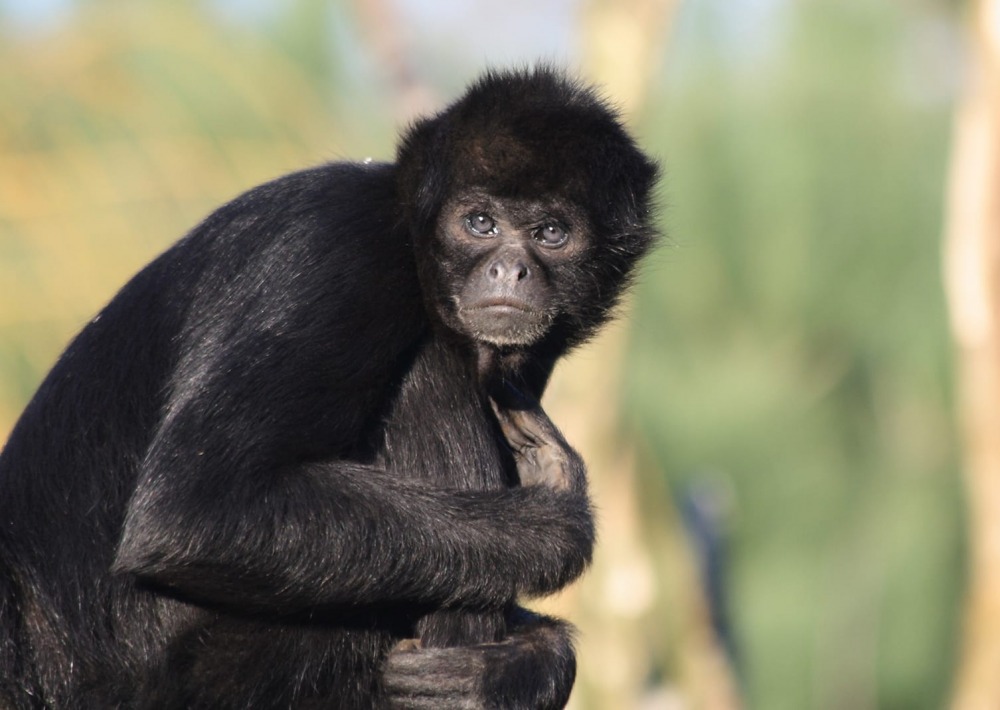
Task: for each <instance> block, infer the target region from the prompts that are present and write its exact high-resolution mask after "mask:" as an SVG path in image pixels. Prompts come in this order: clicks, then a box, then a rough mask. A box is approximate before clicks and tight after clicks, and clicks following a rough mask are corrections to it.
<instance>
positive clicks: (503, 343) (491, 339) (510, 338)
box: [459, 306, 552, 348]
mask: <svg viewBox="0 0 1000 710" xmlns="http://www.w3.org/2000/svg"><path fill="white" fill-rule="evenodd" d="M459 317H460V319H461V321H462V325H463V326H464V327H465V328H466V331H467V332H468V333H469V334H470V335H471V336H472V337H473V338H474V339H475V340H476V341H477V342H480V343H486V344H488V345H494V346H496V347H503V348H509V347H527V346H529V345H531V344H532V343H534V342H536V341H537V340H539V339H540V338H541V337H542V336H543V335H545V333H546V332H547V331H548V329H549V326H550V325H551V324H552V317H551V316H550V315H549V314H548V313H545V312H539V311H527V310H524V309H521V308H514V307H511V306H488V307H485V308H469V309H467V310H462V311H461V312H460V314H459Z"/></svg>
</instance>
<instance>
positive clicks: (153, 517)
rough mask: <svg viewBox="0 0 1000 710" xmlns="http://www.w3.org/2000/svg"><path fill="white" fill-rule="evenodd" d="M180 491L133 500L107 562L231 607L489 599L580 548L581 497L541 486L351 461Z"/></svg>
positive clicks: (481, 602) (586, 534)
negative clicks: (471, 487) (216, 488)
mask: <svg viewBox="0 0 1000 710" xmlns="http://www.w3.org/2000/svg"><path fill="white" fill-rule="evenodd" d="M170 493H171V494H172V495H173V494H175V493H176V491H171V492H170ZM192 497H195V498H197V499H198V502H197V504H194V503H193V502H192V501H191V500H186V499H185V500H179V499H167V498H160V499H158V498H157V496H156V494H155V493H153V494H152V495H149V496H137V497H136V500H137V501H138V502H137V503H136V508H135V509H134V510H133V511H132V513H131V514H130V516H129V519H128V522H127V524H126V530H125V534H124V537H123V541H122V544H121V546H120V548H119V552H118V557H117V561H116V568H117V569H118V570H120V571H128V572H132V573H134V574H137V575H138V576H139V577H140V578H143V579H146V580H147V581H151V582H153V583H155V584H158V585H161V586H164V587H167V588H171V589H174V590H176V591H177V592H179V593H181V594H186V595H190V596H191V597H193V598H196V599H204V600H209V601H213V602H215V603H219V604H223V605H228V604H232V605H237V606H239V607H240V608H244V609H246V608H256V609H259V610H261V611H269V612H278V613H288V612H294V611H298V610H304V609H308V608H316V607H323V606H333V605H357V604H371V603H393V602H416V603H422V604H429V605H434V606H447V605H455V606H462V605H470V606H499V605H502V604H504V603H506V602H509V601H510V600H511V599H513V598H514V597H516V596H517V595H519V594H527V595H539V594H545V593H548V592H552V591H555V590H556V589H559V588H560V587H562V586H564V585H565V584H567V583H568V582H570V581H571V580H572V579H574V578H575V577H576V576H578V575H579V574H580V573H581V572H582V571H583V569H584V568H585V567H586V565H587V563H588V562H589V560H590V555H591V551H592V548H593V537H594V531H593V520H592V518H591V512H590V507H589V502H588V500H587V497H586V495H580V494H572V493H560V492H556V491H552V490H549V489H547V488H545V487H533V488H517V489H510V490H504V491H491V492H455V491H444V490H434V489H427V488H425V487H418V486H410V485H406V484H404V483H401V482H400V481H398V480H396V479H394V478H393V477H391V476H389V475H388V474H386V473H384V472H382V471H378V470H373V469H370V468H365V467H361V466H349V465H343V464H328V465H319V464H316V465H310V466H307V467H303V468H302V469H301V470H298V471H294V472H286V473H283V474H280V475H278V476H277V477H276V480H274V481H272V482H269V483H267V484H262V485H261V486H260V487H257V488H256V489H255V490H254V492H253V494H252V496H250V495H246V494H241V495H239V496H238V500H237V495H236V494H235V493H230V494H223V495H222V496H218V495H216V496H215V497H214V498H212V497H211V496H210V495H207V494H204V493H198V494H193V495H192ZM248 498H249V499H248ZM231 510H239V511H241V513H240V515H239V517H238V518H237V517H234V516H231V515H230V513H229V511H231ZM172 511H178V514H177V515H172V514H171V512H172ZM247 511H252V515H247ZM246 521H254V523H253V525H252V526H250V525H248V524H247V523H246ZM414 545H416V548H414ZM414 549H418V550H419V551H420V554H419V555H416V556H415V555H414V554H413V552H414Z"/></svg>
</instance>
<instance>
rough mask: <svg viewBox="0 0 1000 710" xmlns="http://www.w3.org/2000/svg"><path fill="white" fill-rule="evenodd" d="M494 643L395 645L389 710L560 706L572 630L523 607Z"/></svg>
mask: <svg viewBox="0 0 1000 710" xmlns="http://www.w3.org/2000/svg"><path fill="white" fill-rule="evenodd" d="M516 613H517V614H518V615H519V617H520V619H519V621H518V622H516V623H515V624H514V625H513V626H512V627H511V628H510V630H509V636H508V637H507V638H505V639H504V640H503V641H500V642H498V643H483V644H477V645H473V646H455V647H451V648H425V647H422V646H420V645H419V643H412V642H411V643H407V642H404V643H401V644H399V645H397V646H396V647H395V648H394V649H393V650H392V651H390V653H389V657H388V660H387V662H386V666H385V676H384V685H385V693H386V699H387V701H388V706H389V707H390V708H393V710H420V709H424V708H426V709H427V710H432V709H436V708H488V707H501V708H550V709H555V708H562V707H564V706H565V704H566V701H567V699H568V698H569V693H570V691H571V690H572V688H573V681H574V679H575V676H576V658H575V655H574V652H573V643H572V627H570V626H569V624H566V623H565V622H562V621H559V620H556V619H551V618H548V617H544V616H539V615H537V614H533V613H531V612H528V611H525V610H523V609H518V610H517V612H516Z"/></svg>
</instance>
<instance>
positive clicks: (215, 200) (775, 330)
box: [0, 0, 1000, 710]
mask: <svg viewBox="0 0 1000 710" xmlns="http://www.w3.org/2000/svg"><path fill="white" fill-rule="evenodd" d="M962 9H963V8H962V7H961V4H960V3H956V2H947V1H946V0H907V1H906V2H896V3H872V2H870V1H869V0H684V2H670V1H668V0H660V1H657V0H628V1H627V2H620V3H612V2H609V1H608V0H532V1H531V2H528V0H509V1H508V2H505V3H502V4H499V3H497V4H492V5H487V4H486V3H459V2H454V1H451V2H430V0H378V1H377V2H373V1H366V0H356V2H346V1H345V2H330V1H327V0H293V1H289V2H278V1H277V0H248V1H245V2H239V1H238V0H184V1H181V2H178V1H177V0H169V1H168V0H144V1H142V2H135V1H133V2H127V1H125V0H0V438H2V437H3V436H5V434H6V432H8V431H9V430H10V427H11V426H12V425H13V423H14V421H15V419H16V417H17V415H18V413H19V411H20V409H21V408H22V407H23V406H24V404H25V403H26V401H27V399H28V398H29V397H30V396H31V394H32V392H33V391H34V389H35V388H36V387H37V385H38V383H39V381H40V379H41V378H42V376H43V375H44V373H45V372H46V371H47V369H48V368H49V367H50V366H51V364H52V362H53V361H54V359H55V358H56V357H57V355H58V353H59V352H60V350H61V349H62V348H63V347H64V345H65V343H66V342H67V340H68V339H69V338H70V337H71V336H72V335H73V333H74V332H76V331H77V330H79V328H80V327H82V326H83V325H84V324H85V323H86V322H87V321H88V320H89V319H90V318H91V317H93V315H94V313H95V312H96V311H97V310H98V309H99V308H100V307H101V306H102V305H103V303H105V302H106V301H107V300H108V299H109V298H110V297H111V295H112V294H113V292H114V291H115V290H116V289H117V288H118V287H119V286H120V285H121V284H123V283H124V281H125V280H126V279H127V278H128V277H129V275H131V274H132V273H134V272H135V271H136V270H137V269H138V268H140V267H141V266H142V265H143V264H144V263H145V262H147V261H148V260H150V259H151V258H152V257H153V256H155V255H156V254H157V253H158V252H159V251H161V250H162V249H164V248H165V247H166V246H167V245H168V244H169V243H171V242H172V241H174V240H175V239H176V238H178V237H179V236H180V235H181V234H182V233H183V232H184V231H185V230H186V229H188V228H190V226H191V225H193V224H194V223H195V222H197V221H198V220H199V219H200V218H201V217H203V216H204V215H205V214H206V213H207V212H208V211H209V210H210V209H212V208H213V207H214V206H216V205H218V204H220V203H221V202H223V201H225V200H226V199H228V198H230V197H232V196H234V195H236V194H237V193H239V192H241V191H242V190H244V189H246V188H248V187H250V186H252V185H254V184H257V183H259V182H261V181H263V180H266V179H268V178H271V177H275V176H277V175H279V174H282V173H284V172H288V171H290V170H293V169H296V168H300V167H305V166H308V165H310V164H313V163H316V162H319V161H323V160H331V159H363V158H365V157H367V156H374V157H375V158H376V159H391V156H392V141H393V137H394V134H395V132H396V130H397V128H398V127H399V126H400V125H402V124H404V123H405V122H406V121H408V120H410V119H412V118H413V116H414V115H415V113H416V112H419V111H426V110H429V109H430V110H432V109H433V108H434V107H436V106H440V105H441V104H442V103H443V102H445V101H447V100H448V99H449V98H450V97H452V96H454V95H455V94H456V93H457V92H458V91H460V90H461V87H462V86H463V85H464V83H465V82H467V81H468V80H470V79H471V78H472V77H474V76H475V75H476V74H478V73H479V72H480V71H481V70H482V69H483V68H484V67H485V66H487V65H491V64H510V63H526V62H530V61H532V60H536V59H538V58H543V59H546V60H549V61H553V62H555V63H558V64H565V65H566V66H568V67H569V68H571V69H574V70H578V71H579V72H580V73H582V74H583V75H585V76H587V77H589V78H592V79H596V80H599V81H601V82H602V83H604V84H605V85H606V87H607V91H608V93H609V94H610V95H612V96H613V97H615V98H616V100H618V101H619V102H620V103H621V105H622V107H623V109H625V111H626V112H627V115H628V117H629V120H630V122H631V124H632V125H633V126H634V129H635V132H636V134H637V135H638V137H639V140H640V142H641V143H642V144H643V145H644V146H645V147H646V148H647V149H649V150H650V151H651V152H653V153H654V154H656V155H657V156H658V157H660V158H661V159H662V161H663V163H664V166H665V180H664V185H663V190H662V199H661V201H662V203H663V205H664V207H665V209H664V219H663V226H664V229H665V231H666V233H667V235H668V236H667V238H666V239H665V242H664V244H663V246H662V248H661V249H660V250H659V251H658V252H657V254H655V255H654V257H653V258H652V259H651V261H650V263H648V264H647V265H646V268H645V269H644V271H643V275H642V278H641V279H640V282H639V284H638V287H637V289H636V293H635V298H634V300H633V304H632V308H631V309H630V310H631V311H632V314H631V318H630V319H628V321H627V322H625V323H624V324H623V325H621V326H619V327H618V328H616V329H614V330H612V331H610V332H609V334H607V335H605V336H604V337H602V338H601V339H600V341H599V342H598V343H596V344H594V345H593V346H590V347H588V348H584V349H582V350H581V351H580V352H579V353H577V354H576V355H575V356H574V357H573V358H572V360H571V361H570V362H568V363H567V364H566V365H565V366H563V367H561V369H560V370H559V372H558V373H557V376H556V378H555V379H554V381H553V384H552V388H551V391H550V393H549V395H548V396H547V401H546V406H547V407H548V408H549V409H550V411H551V412H552V414H553V418H554V419H555V420H556V421H557V423H559V424H560V425H561V426H563V427H564V428H565V430H566V432H567V435H568V436H569V438H570V440H571V442H573V443H574V444H576V445H578V446H579V448H581V449H582V450H583V451H584V453H585V455H586V456H587V458H588V460H589V461H590V464H591V469H592V476H593V481H594V491H595V492H594V497H595V500H596V503H597V506H598V508H599V509H600V522H601V538H602V541H601V545H600V548H599V555H598V559H597V560H596V562H595V567H594V570H593V572H592V573H591V574H590V575H589V576H588V577H587V578H586V579H585V580H584V581H583V582H582V583H580V584H579V585H576V586H575V587H573V588H572V589H570V590H568V591H567V592H566V593H564V594H562V595H560V596H559V597H558V598H556V599H554V600H546V601H544V602H542V605H543V606H544V607H545V608H547V609H555V610H558V612H559V613H563V614H566V615H568V616H569V617H570V618H571V619H572V620H573V621H574V622H576V623H577V624H578V625H579V626H580V627H581V629H582V636H581V640H580V646H581V648H580V678H579V681H578V685H577V690H576V691H575V693H574V698H573V701H572V702H573V705H574V707H577V708H646V709H648V710H652V709H654V708H664V709H666V708H734V707H740V706H745V707H749V708H764V709H767V710H783V709H788V710H801V709H803V708H816V709H819V710H835V709H836V710H839V709H842V708H850V709H852V710H866V709H868V708H907V709H911V708H913V709H919V708H937V707H942V706H943V705H945V704H946V702H947V698H948V696H949V693H950V688H951V683H952V678H953V677H954V676H955V671H956V666H957V665H958V654H957V650H958V648H959V638H960V634H959V627H960V624H959V621H960V602H961V600H962V593H963V590H964V587H965V582H964V579H965V576H966V569H965V568H966V563H965V560H966V557H967V555H966V552H965V548H966V545H965V544H964V534H963V529H964V528H963V520H964V512H963V510H964V508H963V505H962V487H961V478H960V475H959V474H960V465H959V448H958V445H957V443H956V442H957V436H956V429H957V427H956V424H955V416H954V413H953V410H954V405H953V385H952V380H953V375H952V369H953V368H952V362H951V359H952V358H951V346H950V344H949V337H948V330H947V319H946V310H945V300H944V296H943V292H942V287H941V278H940V272H941V233H942V213H943V196H944V194H945V176H946V172H947V171H946V164H947V156H948V147H949V123H950V119H951V114H952V111H953V106H954V103H955V101H956V98H957V96H958V94H959V91H960V86H961V77H962V68H963V65H964V63H965V61H966V50H965V46H966V43H965V41H964V38H965V33H964V26H963V17H962V16H961V11H962ZM0 494H2V492H0ZM997 704H998V705H1000V700H998V701H997Z"/></svg>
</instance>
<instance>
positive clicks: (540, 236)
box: [532, 222, 569, 248]
mask: <svg viewBox="0 0 1000 710" xmlns="http://www.w3.org/2000/svg"><path fill="white" fill-rule="evenodd" d="M532 236H533V237H534V238H535V241H536V242H538V243H539V244H541V245H542V246H543V247H549V248H554V247H561V246H562V245H563V244H565V243H566V242H567V240H569V234H568V233H567V232H566V228H565V227H564V226H562V225H561V224H559V223H558V222H549V223H548V224H543V225H542V226H541V227H539V228H538V229H536V230H535V231H534V232H532Z"/></svg>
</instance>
